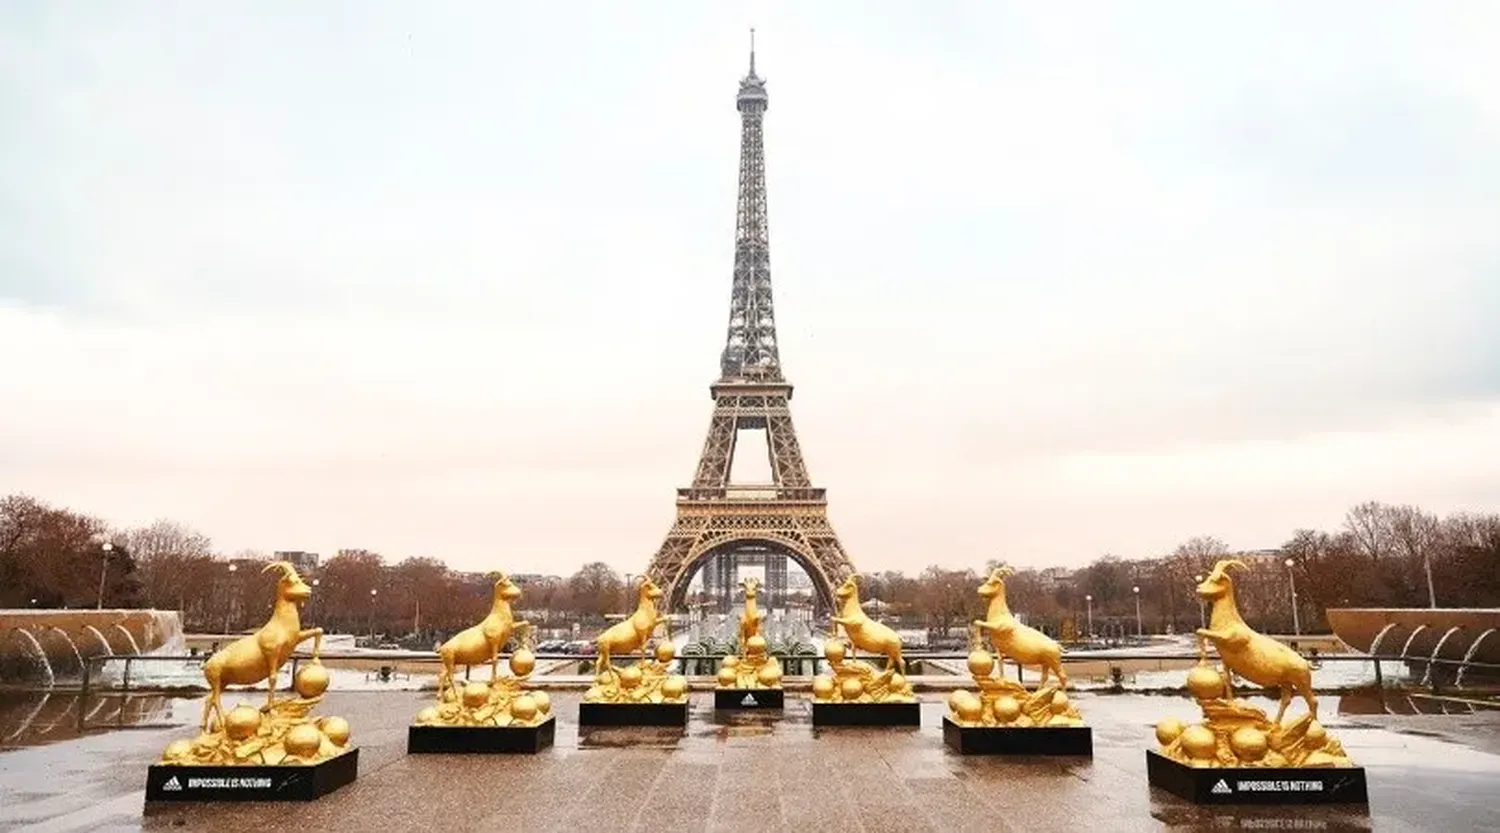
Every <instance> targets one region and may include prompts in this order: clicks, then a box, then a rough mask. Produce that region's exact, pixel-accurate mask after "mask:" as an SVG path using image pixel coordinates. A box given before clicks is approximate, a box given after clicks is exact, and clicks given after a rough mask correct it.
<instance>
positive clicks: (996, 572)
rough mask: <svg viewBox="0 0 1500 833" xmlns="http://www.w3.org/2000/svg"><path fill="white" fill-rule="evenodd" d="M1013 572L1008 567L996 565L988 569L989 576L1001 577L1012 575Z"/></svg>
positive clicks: (1014, 572)
mask: <svg viewBox="0 0 1500 833" xmlns="http://www.w3.org/2000/svg"><path fill="white" fill-rule="evenodd" d="M1015 574H1016V571H1015V570H1013V569H1011V568H1010V567H996V568H995V569H993V570H991V571H990V578H1000V579H1003V578H1005V577H1006V576H1013V575H1015Z"/></svg>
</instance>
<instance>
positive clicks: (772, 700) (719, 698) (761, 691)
mask: <svg viewBox="0 0 1500 833" xmlns="http://www.w3.org/2000/svg"><path fill="white" fill-rule="evenodd" d="M785 706H786V692H784V691H782V690H781V689H779V688H716V689H714V708H716V709H779V708H783V707H785Z"/></svg>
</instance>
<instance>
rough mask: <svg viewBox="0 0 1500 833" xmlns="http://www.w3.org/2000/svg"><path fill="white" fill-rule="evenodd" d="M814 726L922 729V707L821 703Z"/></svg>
mask: <svg viewBox="0 0 1500 833" xmlns="http://www.w3.org/2000/svg"><path fill="white" fill-rule="evenodd" d="M812 711H813V725H814V726H921V725H922V704H921V703H916V702H912V703H819V702H818V701H816V700H814V701H813V709H812Z"/></svg>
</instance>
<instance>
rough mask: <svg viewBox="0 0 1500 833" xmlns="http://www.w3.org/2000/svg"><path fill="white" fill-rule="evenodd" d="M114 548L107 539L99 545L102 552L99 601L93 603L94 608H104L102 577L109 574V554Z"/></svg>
mask: <svg viewBox="0 0 1500 833" xmlns="http://www.w3.org/2000/svg"><path fill="white" fill-rule="evenodd" d="M114 548H115V545H114V544H111V543H110V542H108V541H105V542H104V544H103V545H101V546H100V547H99V549H100V550H102V551H103V553H104V554H103V555H102V556H101V557H100V559H99V601H98V603H97V604H95V605H94V609H95V610H103V609H104V577H105V576H107V575H109V554H110V552H111V551H112V550H113V549H114Z"/></svg>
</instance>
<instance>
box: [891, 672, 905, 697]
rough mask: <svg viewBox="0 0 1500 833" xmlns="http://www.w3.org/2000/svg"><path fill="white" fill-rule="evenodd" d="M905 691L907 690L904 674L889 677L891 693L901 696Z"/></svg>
mask: <svg viewBox="0 0 1500 833" xmlns="http://www.w3.org/2000/svg"><path fill="white" fill-rule="evenodd" d="M906 689H907V685H906V675H905V674H892V675H891V682H890V690H891V692H893V693H896V694H901V693H904V692H905V691H906Z"/></svg>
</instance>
